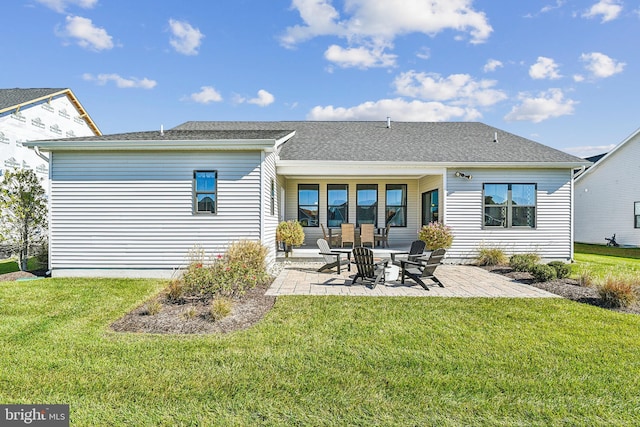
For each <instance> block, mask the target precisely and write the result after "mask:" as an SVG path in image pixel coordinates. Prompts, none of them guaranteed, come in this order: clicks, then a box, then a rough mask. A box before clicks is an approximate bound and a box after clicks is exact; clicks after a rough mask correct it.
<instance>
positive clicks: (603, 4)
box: [582, 0, 622, 22]
mask: <svg viewBox="0 0 640 427" xmlns="http://www.w3.org/2000/svg"><path fill="white" fill-rule="evenodd" d="M620 12H622V5H621V4H620V2H619V1H618V0H600V1H599V2H598V3H596V4H594V5H593V6H591V8H590V9H589V10H588V11H586V12H585V13H583V14H582V16H583V17H585V18H597V17H598V16H602V22H609V21H613V20H614V19H616V18H617V17H618V16H619V15H620Z"/></svg>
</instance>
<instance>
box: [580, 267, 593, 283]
mask: <svg viewBox="0 0 640 427" xmlns="http://www.w3.org/2000/svg"><path fill="white" fill-rule="evenodd" d="M576 270H577V273H576V274H577V276H578V284H579V285H580V286H593V285H594V278H593V273H592V272H591V270H590V269H589V267H588V266H587V265H584V264H578V268H577V269H576Z"/></svg>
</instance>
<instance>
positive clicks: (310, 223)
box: [298, 184, 320, 227]
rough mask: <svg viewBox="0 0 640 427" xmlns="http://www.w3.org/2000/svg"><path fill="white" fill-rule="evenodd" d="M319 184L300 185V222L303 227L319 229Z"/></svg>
mask: <svg viewBox="0 0 640 427" xmlns="http://www.w3.org/2000/svg"><path fill="white" fill-rule="evenodd" d="M319 194H320V186H319V185H318V184H298V221H300V224H302V226H303V227H318V226H319V224H320V221H319V220H320V218H319V217H318V201H319Z"/></svg>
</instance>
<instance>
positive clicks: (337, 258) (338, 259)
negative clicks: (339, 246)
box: [316, 239, 351, 274]
mask: <svg viewBox="0 0 640 427" xmlns="http://www.w3.org/2000/svg"><path fill="white" fill-rule="evenodd" d="M316 243H317V244H318V248H319V249H320V255H322V258H324V262H325V264H324V265H323V266H322V267H320V268H319V269H318V272H321V271H324V270H330V269H332V268H333V267H336V269H337V273H338V274H340V266H341V265H348V266H349V269H351V265H350V264H351V254H350V253H348V252H346V251H345V252H337V251H332V250H331V249H330V248H329V243H327V241H326V240H324V239H318V240H317V242H316ZM344 255H346V256H347V259H344V258H342V257H343V256H344Z"/></svg>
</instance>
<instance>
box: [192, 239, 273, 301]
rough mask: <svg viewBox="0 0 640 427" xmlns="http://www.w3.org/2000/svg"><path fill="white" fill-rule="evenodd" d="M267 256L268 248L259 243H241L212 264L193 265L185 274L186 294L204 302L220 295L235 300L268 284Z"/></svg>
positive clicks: (193, 263) (199, 263) (197, 263)
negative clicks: (234, 298) (258, 286)
mask: <svg viewBox="0 0 640 427" xmlns="http://www.w3.org/2000/svg"><path fill="white" fill-rule="evenodd" d="M266 254H267V249H266V248H265V247H264V246H262V245H261V244H260V243H258V242H249V241H240V242H236V243H234V244H233V245H231V246H230V247H229V250H228V251H227V253H226V254H225V255H224V256H222V255H218V257H217V258H215V259H214V260H213V261H212V262H211V263H210V264H209V265H204V264H203V263H201V262H198V261H196V262H192V263H191V264H189V266H188V267H187V268H186V270H185V271H184V272H183V275H182V280H183V283H184V294H186V295H191V296H199V297H201V298H203V299H209V298H213V297H215V296H217V295H224V296H228V297H233V296H238V295H242V294H244V293H245V292H246V291H247V289H251V288H253V287H255V286H256V285H261V284H265V283H268V281H269V274H268V272H267V270H266V266H265V258H266Z"/></svg>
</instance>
